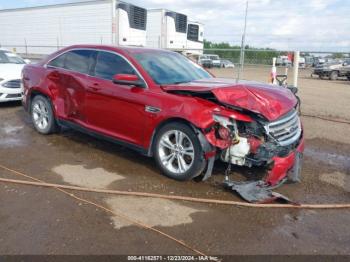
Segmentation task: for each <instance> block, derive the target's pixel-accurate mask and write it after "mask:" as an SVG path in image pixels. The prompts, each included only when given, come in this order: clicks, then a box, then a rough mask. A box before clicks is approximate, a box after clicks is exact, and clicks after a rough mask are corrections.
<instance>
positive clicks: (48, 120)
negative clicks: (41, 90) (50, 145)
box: [31, 95, 57, 135]
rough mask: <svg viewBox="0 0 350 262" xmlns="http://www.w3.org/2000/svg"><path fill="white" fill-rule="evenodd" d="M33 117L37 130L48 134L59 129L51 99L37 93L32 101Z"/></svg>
mask: <svg viewBox="0 0 350 262" xmlns="http://www.w3.org/2000/svg"><path fill="white" fill-rule="evenodd" d="M31 117H32V121H33V124H34V127H35V129H36V131H38V132H39V133H41V134H44V135H48V134H51V133H54V132H55V131H56V130H57V125H56V120H55V117H54V114H53V110H52V107H51V103H50V101H49V100H48V99H47V98H46V97H44V96H42V95H37V96H35V97H34V98H33V101H32V103H31Z"/></svg>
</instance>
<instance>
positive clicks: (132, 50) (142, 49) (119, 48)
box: [66, 45, 173, 54]
mask: <svg viewBox="0 0 350 262" xmlns="http://www.w3.org/2000/svg"><path fill="white" fill-rule="evenodd" d="M79 48H82V49H83V48H88V49H98V50H109V51H117V52H118V51H119V52H120V51H121V52H126V53H129V54H136V53H150V52H155V53H156V52H164V53H166V52H167V53H173V52H172V51H169V50H165V49H159V48H148V47H147V48H146V47H139V46H113V45H73V46H69V47H67V48H66V50H69V49H79Z"/></svg>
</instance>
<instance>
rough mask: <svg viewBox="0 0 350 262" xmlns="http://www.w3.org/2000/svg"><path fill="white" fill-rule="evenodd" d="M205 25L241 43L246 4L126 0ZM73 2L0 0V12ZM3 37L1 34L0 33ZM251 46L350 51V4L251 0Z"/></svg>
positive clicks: (345, 0) (349, 0) (216, 38)
mask: <svg viewBox="0 0 350 262" xmlns="http://www.w3.org/2000/svg"><path fill="white" fill-rule="evenodd" d="M126 1H127V2H131V3H133V4H136V5H140V6H142V7H145V8H167V9H170V10H173V11H177V12H181V13H184V14H186V15H188V17H189V19H191V20H196V21H200V22H202V23H204V24H205V38H206V39H207V40H210V41H213V42H222V41H224V42H230V43H231V44H236V45H239V43H240V41H241V35H242V31H243V24H244V12H245V0H144V1H140V0H126ZM63 2H71V1H69V0H46V1H39V0H22V1H20V0H11V1H9V0H0V8H13V7H24V6H33V5H45V4H53V3H63ZM0 37H1V34H0ZM247 44H249V45H251V46H255V47H271V48H276V49H280V50H302V51H333V52H335V51H339V52H350V0H249V11H248V24H247Z"/></svg>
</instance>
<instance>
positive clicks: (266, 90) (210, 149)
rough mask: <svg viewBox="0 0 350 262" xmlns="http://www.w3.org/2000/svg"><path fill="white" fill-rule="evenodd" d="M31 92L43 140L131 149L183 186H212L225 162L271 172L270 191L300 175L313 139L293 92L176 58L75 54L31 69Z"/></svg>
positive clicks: (27, 88)
mask: <svg viewBox="0 0 350 262" xmlns="http://www.w3.org/2000/svg"><path fill="white" fill-rule="evenodd" d="M23 84H24V98H23V104H24V107H25V109H26V110H27V111H28V112H29V113H30V114H31V117H32V120H33V123H34V127H35V129H36V130H37V131H38V132H39V133H41V134H50V133H53V132H55V131H57V130H58V128H59V127H60V126H66V127H71V128H74V129H77V130H79V131H82V132H86V133H88V134H90V135H93V136H95V137H99V138H103V139H107V140H109V141H112V142H116V143H119V144H123V145H126V146H129V147H131V148H133V149H135V150H137V151H139V152H141V153H142V154H145V155H147V156H153V157H154V158H155V160H156V162H157V164H158V166H159V168H160V169H161V170H162V172H163V173H164V174H165V175H166V176H168V177H171V178H173V179H177V180H188V179H192V178H194V177H196V176H200V175H204V177H205V178H208V177H209V176H210V174H211V171H212V168H213V164H214V161H215V160H218V159H221V160H222V161H224V162H227V163H231V164H235V165H239V166H248V167H252V166H261V167H268V168H267V171H268V172H267V175H266V178H265V182H266V183H267V184H269V185H275V184H277V183H279V182H281V181H282V180H284V179H285V178H286V177H287V173H288V171H290V172H289V173H293V176H289V177H290V178H292V179H294V180H296V178H297V177H298V176H297V175H298V174H299V173H300V168H299V167H300V156H301V155H302V152H303V147H304V142H303V134H302V133H303V132H302V125H301V122H300V119H299V116H298V113H297V106H298V101H297V99H296V97H295V95H294V94H293V93H292V92H291V91H290V90H288V89H286V88H283V87H276V86H271V85H267V84H262V83H255V82H246V81H239V82H236V80H233V79H222V78H215V77H214V76H212V75H211V74H210V73H208V72H207V71H205V70H204V69H202V68H201V67H200V66H199V65H197V64H196V63H194V62H192V61H191V60H189V59H187V58H186V57H185V56H183V55H181V54H178V53H175V52H171V51H165V50H158V49H145V48H133V47H130V48H129V47H123V48H119V47H111V46H95V45H77V46H71V47H68V48H65V49H63V50H60V51H58V52H56V53H54V54H52V55H51V56H49V57H47V58H46V59H44V60H43V61H41V62H39V63H38V64H31V65H26V66H25V68H24V70H23ZM203 173H205V174H203Z"/></svg>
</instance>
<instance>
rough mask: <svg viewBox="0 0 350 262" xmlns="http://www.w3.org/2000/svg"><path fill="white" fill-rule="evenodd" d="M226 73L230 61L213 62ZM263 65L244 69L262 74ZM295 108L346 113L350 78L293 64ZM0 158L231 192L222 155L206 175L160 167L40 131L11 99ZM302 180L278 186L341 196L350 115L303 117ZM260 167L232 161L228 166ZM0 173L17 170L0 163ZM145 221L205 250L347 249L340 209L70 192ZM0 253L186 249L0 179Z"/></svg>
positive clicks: (151, 188)
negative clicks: (171, 175) (174, 176)
mask: <svg viewBox="0 0 350 262" xmlns="http://www.w3.org/2000/svg"><path fill="white" fill-rule="evenodd" d="M213 71H214V73H215V74H217V75H218V76H226V77H230V76H234V72H232V71H230V70H213ZM268 72H269V68H262V67H261V68H256V67H247V68H246V70H245V72H244V78H246V79H252V80H258V81H265V82H266V81H267V78H268ZM299 83H300V94H301V98H302V101H303V107H302V110H303V113H305V114H313V115H319V116H333V117H336V118H340V119H347V120H350V103H349V101H350V82H349V81H341V80H339V81H335V82H331V81H328V80H320V79H316V78H315V79H311V78H310V72H309V71H308V70H302V71H301V77H300V80H299ZM0 120H1V121H0V164H1V165H5V166H7V167H10V168H13V169H16V170H18V171H21V172H25V173H27V174H29V175H31V176H33V177H36V178H39V179H41V180H44V181H46V182H52V183H61V184H67V185H78V186H86V187H98V188H108V189H118V190H132V191H143V192H152V193H162V194H174V195H186V196H195V197H205V198H216V199H228V200H240V199H239V198H238V197H237V196H236V195H234V194H232V193H231V192H228V191H225V190H224V189H222V188H221V186H220V182H221V181H222V180H223V178H224V177H223V171H224V169H225V166H224V165H222V164H221V165H220V164H219V165H217V166H216V167H215V171H214V173H215V175H214V176H213V177H212V178H211V179H210V180H209V181H207V182H201V183H198V182H195V181H192V182H176V181H172V180H170V179H167V178H165V177H163V176H162V175H161V174H160V172H159V170H158V169H157V168H156V167H155V162H154V161H153V159H149V158H147V157H143V156H140V155H138V154H137V153H135V152H133V151H131V150H129V149H126V148H123V147H120V146H116V145H113V144H110V143H107V142H103V141H99V140H96V139H94V138H91V137H89V136H86V135H82V134H80V133H77V132H74V131H70V130H65V131H63V132H62V133H61V134H57V135H51V136H41V135H39V134H37V133H36V132H35V131H34V130H33V128H32V125H31V122H30V119H29V118H28V116H27V115H26V114H25V113H24V112H23V110H22V108H21V106H20V104H18V103H9V104H1V105H0ZM303 122H304V126H305V133H306V143H307V147H306V151H305V161H304V167H303V179H302V183H300V184H294V185H285V186H283V187H281V188H280V189H278V190H277V191H278V192H280V193H283V194H285V195H287V196H288V197H290V198H291V199H293V200H295V201H300V202H303V203H350V136H349V131H350V125H347V124H340V123H334V122H329V121H325V120H320V119H314V118H309V117H304V118H303ZM255 172H260V171H259V170H249V169H246V168H234V170H233V176H236V177H237V178H240V179H241V178H243V176H244V175H247V176H252V175H254V174H255ZM0 177H5V178H12V179H22V178H21V177H19V176H16V175H14V174H12V173H10V172H8V171H4V170H0ZM76 195H77V196H80V197H84V198H86V199H89V200H93V201H95V202H97V203H99V204H101V205H103V206H106V207H109V208H111V209H112V210H114V211H117V212H121V213H123V214H126V215H127V216H129V217H132V218H135V219H137V220H139V221H142V222H145V223H147V224H149V225H152V226H154V227H155V228H157V229H160V230H162V231H164V232H166V233H168V234H170V235H172V236H174V237H177V238H179V239H181V240H183V241H185V242H186V243H188V244H190V245H192V246H194V247H195V248H197V249H199V250H201V251H202V252H204V253H207V254H213V255H223V254H350V227H349V224H350V211H349V210H318V211H315V210H286V209H283V210H282V209H254V208H238V207H229V206H220V205H214V204H212V205H205V204H195V203H188V202H179V201H177V202H175V201H169V200H159V199H144V198H134V197H121V196H108V195H101V194H94V193H76ZM0 254H132V255H136V254H152V255H155V254H177V255H178V254H191V252H190V251H189V250H187V249H185V248H183V247H182V246H179V245H178V244H176V243H175V242H173V241H171V240H169V239H166V238H164V237H163V236H161V235H158V234H156V233H154V232H150V231H148V230H145V229H142V228H139V227H137V226H134V225H132V224H130V223H129V222H128V221H125V220H122V219H120V218H118V217H113V216H111V215H110V214H108V213H106V212H104V211H102V210H100V209H98V208H96V207H93V206H91V205H88V204H85V203H82V202H79V201H77V200H73V199H72V198H70V197H69V196H67V195H64V194H62V193H61V192H58V191H57V190H54V189H44V188H37V187H31V186H20V185H12V184H5V183H0Z"/></svg>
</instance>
